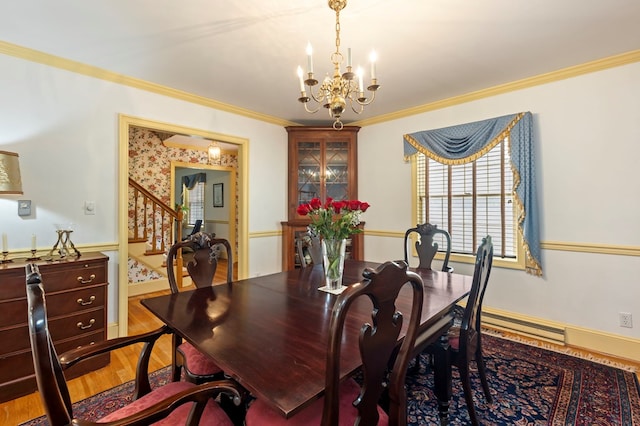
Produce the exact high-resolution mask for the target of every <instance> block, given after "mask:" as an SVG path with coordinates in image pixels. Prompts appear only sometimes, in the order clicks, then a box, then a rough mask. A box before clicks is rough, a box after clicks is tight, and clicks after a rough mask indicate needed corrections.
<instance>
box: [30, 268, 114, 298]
mask: <svg viewBox="0 0 640 426" xmlns="http://www.w3.org/2000/svg"><path fill="white" fill-rule="evenodd" d="M105 266H106V265H104V264H95V263H86V264H85V265H83V266H82V267H81V268H78V267H75V268H68V269H56V270H50V271H48V270H46V269H45V268H41V269H40V272H41V273H42V283H43V284H44V290H45V292H47V293H50V292H53V291H61V290H68V289H77V288H81V287H86V286H93V285H96V284H102V283H106V282H107V269H106V267H105ZM23 286H24V283H23Z"/></svg>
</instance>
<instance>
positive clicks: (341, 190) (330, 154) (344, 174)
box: [325, 142, 349, 201]
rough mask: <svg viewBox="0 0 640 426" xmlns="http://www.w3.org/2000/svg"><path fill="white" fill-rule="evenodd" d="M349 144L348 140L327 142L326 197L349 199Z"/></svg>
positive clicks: (337, 199) (338, 199)
mask: <svg viewBox="0 0 640 426" xmlns="http://www.w3.org/2000/svg"><path fill="white" fill-rule="evenodd" d="M348 164H349V146H348V143H347V142H327V144H326V146H325V188H326V197H331V198H333V199H334V200H336V201H340V200H348V199H349V169H348Z"/></svg>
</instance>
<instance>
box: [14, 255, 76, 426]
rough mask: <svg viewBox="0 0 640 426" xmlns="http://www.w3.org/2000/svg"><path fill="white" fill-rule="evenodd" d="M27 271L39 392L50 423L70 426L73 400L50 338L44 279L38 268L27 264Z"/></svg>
mask: <svg viewBox="0 0 640 426" xmlns="http://www.w3.org/2000/svg"><path fill="white" fill-rule="evenodd" d="M25 270H26V271H25V272H26V291H27V305H28V323H29V339H30V340H31V353H32V356H33V367H34V370H35V375H36V382H37V383H38V390H39V391H40V397H41V399H42V403H43V405H44V409H45V412H46V413H47V418H48V419H49V422H50V423H51V424H53V425H68V424H71V420H72V419H73V411H72V408H71V398H70V396H69V389H68V388H67V383H66V381H65V377H64V373H63V370H62V366H61V365H60V361H59V360H58V354H57V353H56V350H55V348H54V346H53V341H52V340H51V335H50V334H49V327H48V324H47V306H46V303H45V295H44V288H43V287H42V277H41V275H40V271H39V270H38V266H37V265H35V264H27V265H26V267H25Z"/></svg>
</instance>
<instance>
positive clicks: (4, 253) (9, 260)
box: [0, 251, 13, 263]
mask: <svg viewBox="0 0 640 426" xmlns="http://www.w3.org/2000/svg"><path fill="white" fill-rule="evenodd" d="M7 256H9V252H8V251H3V252H2V260H0V263H11V262H13V260H11V259H7Z"/></svg>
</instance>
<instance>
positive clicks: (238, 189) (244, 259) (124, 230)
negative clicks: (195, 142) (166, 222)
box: [117, 115, 249, 336]
mask: <svg viewBox="0 0 640 426" xmlns="http://www.w3.org/2000/svg"><path fill="white" fill-rule="evenodd" d="M118 128H119V129H118V130H119V133H118V139H119V164H120V167H119V173H118V175H119V184H118V193H119V197H118V199H119V209H118V228H119V244H118V253H119V255H118V262H119V268H118V283H119V285H118V298H117V300H118V335H119V336H126V335H127V322H128V305H127V302H128V296H129V295H128V267H127V265H128V256H129V254H128V237H129V232H128V228H129V223H128V216H129V212H128V192H129V189H128V188H129V173H130V171H129V167H130V165H129V164H130V163H129V138H130V136H129V135H130V131H132V130H135V129H136V128H142V129H147V130H152V131H154V132H158V133H159V134H168V135H173V134H179V135H187V136H195V137H198V138H202V139H206V140H215V141H219V142H221V143H223V144H229V145H231V146H233V148H235V149H236V156H237V172H236V173H232V174H234V175H235V178H236V181H235V183H234V185H233V186H234V189H235V193H234V194H233V195H234V197H233V203H232V204H235V206H234V207H235V214H234V215H235V217H234V219H233V222H234V224H235V226H236V230H235V236H234V237H233V238H234V240H231V239H230V243H231V242H232V241H233V242H234V244H233V245H232V247H233V246H235V247H236V248H237V256H236V259H237V263H238V278H239V279H242V278H244V277H246V276H247V274H248V272H247V271H248V269H249V268H248V238H249V237H248V213H247V196H248V186H247V185H248V176H247V173H248V171H247V164H248V148H249V146H248V145H249V141H248V140H247V139H245V138H240V137H236V136H230V135H224V134H219V133H214V132H210V131H205V130H201V129H194V128H188V127H184V126H178V125H174V124H168V123H162V122H157V121H152V120H147V119H142V118H138V117H131V116H127V115H120V116H119V125H118ZM160 145H162V144H160ZM154 148H156V149H162V148H161V147H154ZM191 149H195V150H202V151H206V146H203V147H198V146H193V147H191ZM189 166H195V167H200V166H202V168H209V167H216V166H212V165H210V164H205V163H193V164H189ZM174 167H175V165H174V164H158V165H157V167H154V170H155V171H157V173H160V174H162V173H165V174H169V173H168V172H169V170H171V171H172V172H171V186H172V191H171V194H172V195H171V197H172V198H173V197H174V195H173V194H175V188H174V176H175V174H174V173H175V169H174ZM229 189H230V190H231V188H229ZM230 220H231V219H230Z"/></svg>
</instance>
